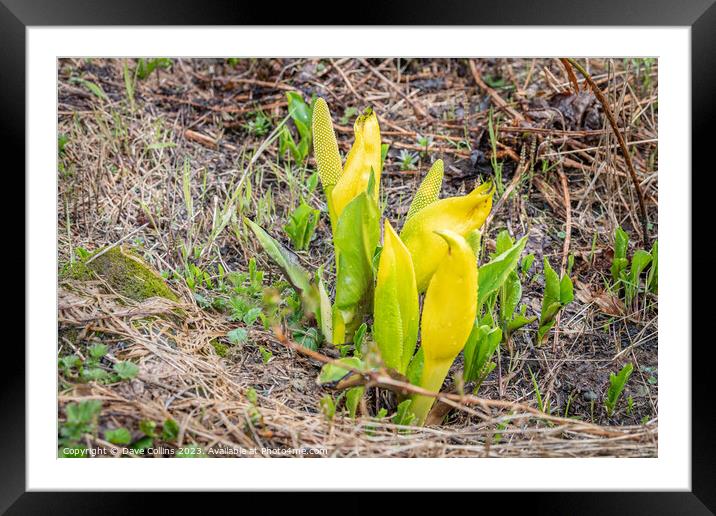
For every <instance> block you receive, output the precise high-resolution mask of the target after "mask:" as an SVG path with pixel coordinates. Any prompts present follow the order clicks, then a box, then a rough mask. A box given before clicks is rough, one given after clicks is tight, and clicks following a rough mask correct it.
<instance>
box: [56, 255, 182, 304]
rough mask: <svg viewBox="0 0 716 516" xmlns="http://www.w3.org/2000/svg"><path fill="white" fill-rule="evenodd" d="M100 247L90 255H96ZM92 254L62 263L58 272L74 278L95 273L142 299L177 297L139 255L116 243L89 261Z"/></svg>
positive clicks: (83, 277)
mask: <svg viewBox="0 0 716 516" xmlns="http://www.w3.org/2000/svg"><path fill="white" fill-rule="evenodd" d="M100 252H101V250H99V251H97V253H94V254H93V255H92V256H95V255H98V254H99V253H100ZM90 258H91V257H88V258H87V259H85V260H78V261H77V262H75V263H73V264H71V265H69V264H68V265H67V266H65V268H64V269H63V271H62V273H61V275H62V276H64V277H68V278H72V279H76V280H84V281H86V280H89V279H92V278H93V277H94V275H95V274H96V275H97V276H99V277H100V278H102V279H103V280H105V281H106V282H107V283H109V285H110V286H111V287H112V288H113V289H114V290H116V291H117V292H119V293H120V294H122V295H123V296H125V297H128V298H130V299H134V300H135V301H144V300H145V299H148V298H150V297H157V296H159V297H164V298H167V299H170V300H172V301H178V298H177V296H176V294H174V292H172V291H171V289H170V288H169V287H168V286H167V284H166V282H165V281H164V278H162V277H161V276H160V275H159V274H157V273H156V272H155V271H154V270H152V269H151V268H150V267H149V266H148V265H147V264H146V263H144V261H142V260H141V259H140V258H139V257H137V256H135V255H133V254H131V253H129V252H128V251H126V250H124V249H121V248H119V247H113V248H112V249H110V250H109V251H107V252H106V253H104V254H102V255H101V256H97V258H95V259H94V260H92V261H89V260H90Z"/></svg>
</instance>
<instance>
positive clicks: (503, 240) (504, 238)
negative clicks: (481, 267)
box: [495, 229, 514, 256]
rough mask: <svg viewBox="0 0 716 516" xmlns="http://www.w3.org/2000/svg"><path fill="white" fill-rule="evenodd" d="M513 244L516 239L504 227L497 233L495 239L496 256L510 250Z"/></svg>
mask: <svg viewBox="0 0 716 516" xmlns="http://www.w3.org/2000/svg"><path fill="white" fill-rule="evenodd" d="M513 245H514V241H513V240H512V237H511V236H510V233H509V232H508V231H507V230H506V229H503V230H502V231H500V232H499V233H498V234H497V238H496V239H495V256H497V255H500V254H502V253H504V252H505V251H508V250H509V249H510V248H511V247H512V246H513Z"/></svg>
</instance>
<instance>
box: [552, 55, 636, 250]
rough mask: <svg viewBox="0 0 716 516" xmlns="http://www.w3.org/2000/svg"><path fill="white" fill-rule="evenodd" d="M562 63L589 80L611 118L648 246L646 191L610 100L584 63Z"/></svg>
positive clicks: (563, 61)
mask: <svg viewBox="0 0 716 516" xmlns="http://www.w3.org/2000/svg"><path fill="white" fill-rule="evenodd" d="M560 61H561V62H562V64H565V63H569V64H570V65H572V66H573V67H574V68H576V69H577V71H578V72H579V73H580V74H582V76H583V77H584V80H585V81H587V84H589V87H590V88H591V89H592V92H594V96H595V97H597V100H598V101H599V102H600V103H601V104H602V108H603V109H604V113H605V114H606V115H607V119H608V120H609V125H611V126H612V130H613V131H614V134H615V136H616V137H617V140H618V141H619V146H620V147H621V149H622V155H623V156H624V161H625V162H626V165H627V169H628V170H629V175H630V176H631V181H632V183H633V184H634V190H635V191H636V196H637V199H638V200H639V211H640V213H641V226H642V231H643V233H644V234H643V236H642V240H643V242H644V245H645V246H646V247H648V246H649V229H648V228H649V226H648V223H649V219H648V215H647V213H646V205H645V204H644V193H643V192H642V191H641V186H640V185H639V179H638V178H637V177H636V170H635V169H634V164H633V163H632V161H631V155H630V154H629V149H628V148H627V145H626V142H625V141H624V136H622V133H621V131H620V130H619V126H618V125H617V121H616V119H615V118H614V114H613V113H612V110H611V108H610V107H609V102H608V101H607V98H606V97H605V96H604V94H603V93H602V90H600V89H599V86H597V85H596V84H595V83H594V80H593V79H592V76H591V75H590V74H589V72H587V71H586V70H585V69H584V68H583V67H582V65H580V64H579V63H577V61H575V60H574V59H572V58H571V57H569V58H566V59H560Z"/></svg>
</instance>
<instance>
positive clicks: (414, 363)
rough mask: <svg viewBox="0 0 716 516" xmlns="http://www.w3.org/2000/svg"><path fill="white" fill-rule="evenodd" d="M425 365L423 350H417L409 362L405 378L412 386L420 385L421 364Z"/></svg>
mask: <svg viewBox="0 0 716 516" xmlns="http://www.w3.org/2000/svg"><path fill="white" fill-rule="evenodd" d="M424 363H425V355H424V354H423V348H422V347H420V348H418V352H417V353H415V355H413V359H412V360H411V361H410V365H409V366H408V370H407V371H406V373H405V376H406V377H407V378H408V381H409V382H410V383H412V384H413V385H420V377H421V376H422V375H423V364H424Z"/></svg>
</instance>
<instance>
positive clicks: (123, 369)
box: [114, 361, 139, 380]
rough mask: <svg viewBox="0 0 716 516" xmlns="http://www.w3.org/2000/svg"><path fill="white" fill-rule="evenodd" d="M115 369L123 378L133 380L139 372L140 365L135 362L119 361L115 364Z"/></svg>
mask: <svg viewBox="0 0 716 516" xmlns="http://www.w3.org/2000/svg"><path fill="white" fill-rule="evenodd" d="M114 371H115V372H116V373H117V375H118V376H119V378H120V379H121V380H131V379H132V378H134V377H135V376H137V374H139V366H138V365H137V364H135V363H133V362H128V361H124V362H117V363H116V364H114Z"/></svg>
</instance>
